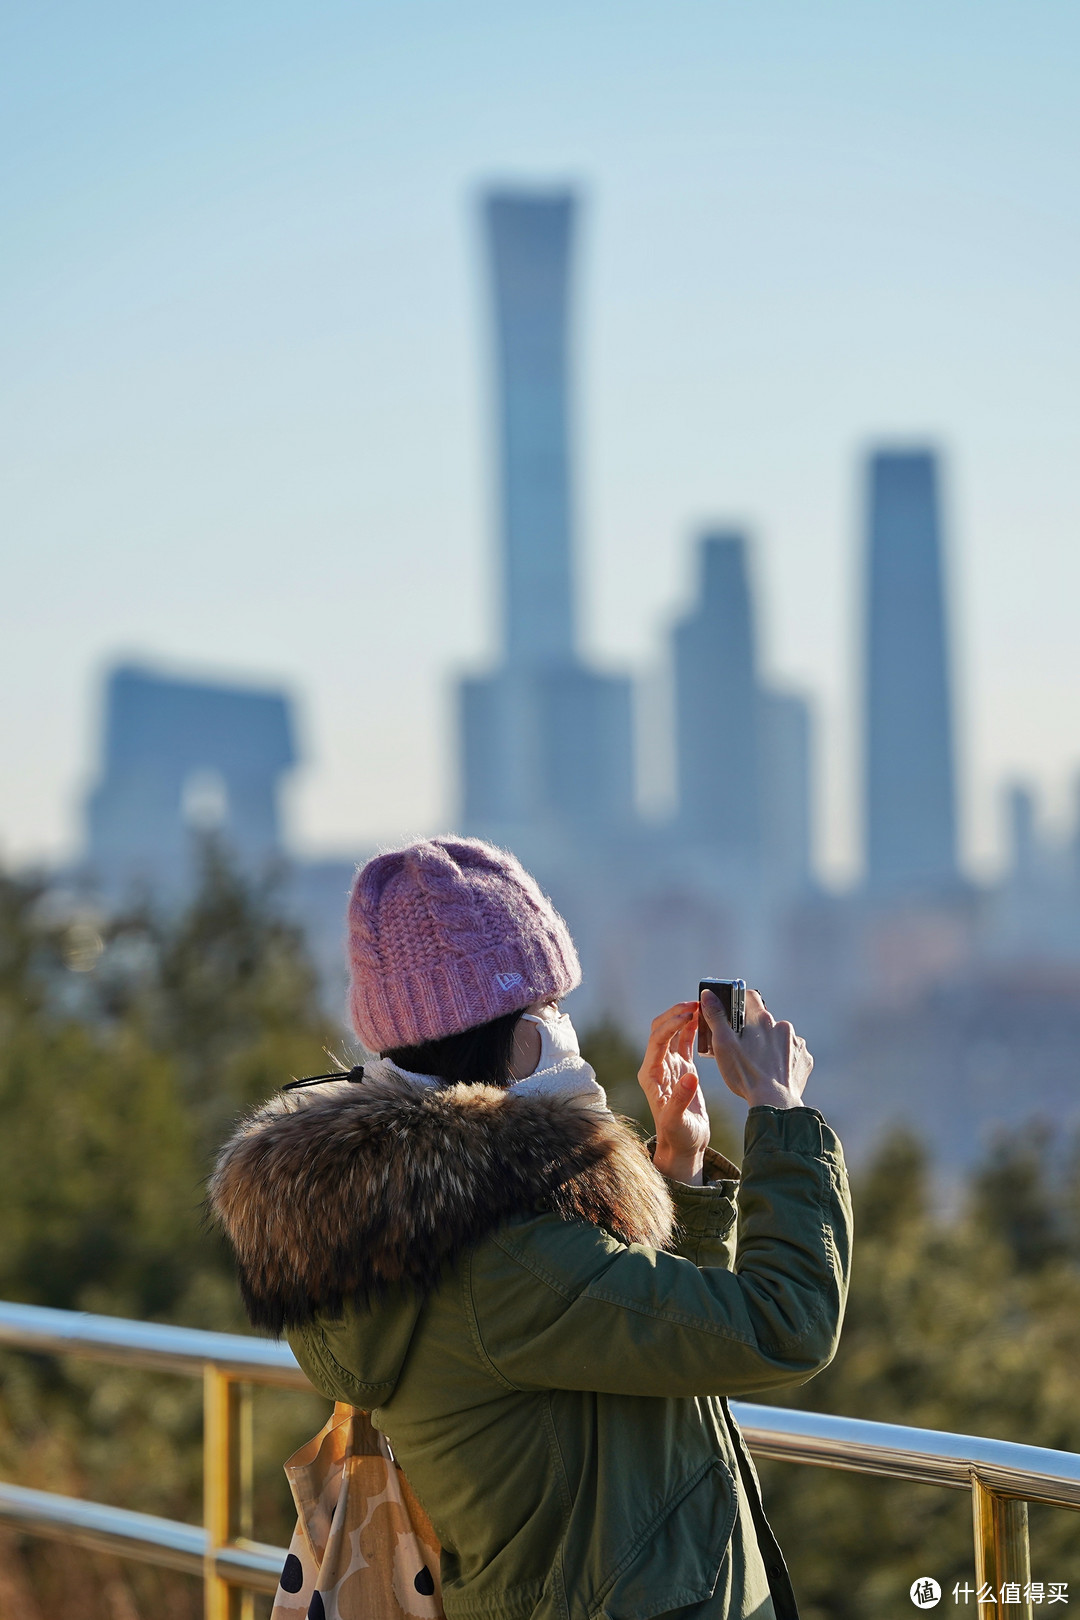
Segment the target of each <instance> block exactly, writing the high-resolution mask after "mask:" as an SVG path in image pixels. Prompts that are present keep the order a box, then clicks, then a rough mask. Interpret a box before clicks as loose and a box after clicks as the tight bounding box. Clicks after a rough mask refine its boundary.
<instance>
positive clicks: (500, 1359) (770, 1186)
mask: <svg viewBox="0 0 1080 1620" xmlns="http://www.w3.org/2000/svg"><path fill="white" fill-rule="evenodd" d="M677 1201H678V1212H679V1216H680V1221H681V1223H682V1225H683V1233H684V1235H683V1245H684V1254H683V1255H677V1254H669V1253H666V1252H663V1251H658V1250H655V1249H650V1248H647V1247H644V1246H642V1245H637V1244H632V1245H629V1246H627V1245H625V1244H622V1243H619V1242H618V1240H617V1239H615V1238H613V1237H611V1236H610V1235H609V1234H607V1233H605V1232H602V1231H600V1230H599V1229H598V1228H597V1227H594V1226H588V1225H586V1224H584V1223H574V1222H566V1221H560V1220H559V1219H558V1218H557V1217H555V1216H537V1217H536V1218H535V1219H533V1220H530V1221H525V1222H521V1223H518V1224H516V1225H513V1226H510V1227H506V1228H503V1229H502V1230H501V1231H500V1232H499V1233H497V1234H496V1236H495V1237H494V1238H493V1239H492V1240H491V1241H489V1242H488V1243H485V1244H483V1245H482V1246H481V1247H480V1249H478V1250H476V1251H474V1253H473V1255H472V1257H471V1260H470V1262H469V1265H468V1267H467V1269H466V1274H465V1277H464V1286H465V1289H466V1304H467V1308H468V1309H469V1311H470V1315H471V1326H472V1330H473V1336H474V1343H475V1345H476V1349H477V1352H478V1354H479V1355H480V1356H481V1358H482V1359H483V1360H484V1361H485V1363H486V1365H487V1367H488V1370H489V1372H490V1373H491V1374H492V1375H493V1376H494V1377H495V1378H496V1380H497V1381H498V1382H500V1383H501V1384H502V1385H503V1386H504V1387H505V1388H507V1389H514V1390H522V1389H580V1390H595V1391H597V1392H606V1393H610V1394H624V1395H653V1396H681V1395H685V1396H692V1395H750V1394H755V1393H758V1392H760V1391H763V1390H767V1389H770V1388H773V1387H776V1386H779V1385H783V1384H794V1383H801V1382H803V1381H804V1380H805V1379H807V1378H810V1377H812V1376H813V1374H814V1373H816V1372H819V1371H820V1370H821V1368H822V1367H824V1366H825V1365H826V1364H827V1363H828V1362H829V1361H830V1360H831V1358H832V1356H833V1354H834V1352H835V1349H836V1344H837V1340H838V1337H839V1332H840V1323H841V1319H842V1317H843V1310H844V1302H845V1298H846V1294H847V1284H848V1276H849V1270H850V1253H851V1206H850V1201H849V1197H848V1188H847V1177H846V1173H845V1169H844V1160H843V1152H842V1149H841V1147H840V1143H839V1141H838V1139H837V1137H836V1136H835V1135H834V1133H833V1132H832V1131H831V1130H830V1129H829V1127H828V1125H826V1123H825V1121H824V1120H823V1119H822V1117H821V1115H820V1114H818V1113H817V1112H816V1111H815V1110H813V1109H810V1108H798V1109H791V1110H781V1109H775V1108H753V1109H751V1110H750V1113H749V1115H748V1117H747V1122H746V1147H745V1154H744V1158H743V1169H742V1181H741V1185H740V1189H739V1194H738V1237H737V1244H736V1251H735V1267H734V1270H733V1271H732V1270H729V1269H727V1266H726V1264H725V1260H726V1254H725V1252H724V1244H723V1234H722V1233H721V1231H720V1230H719V1228H720V1226H721V1225H722V1224H723V1223H724V1222H725V1221H728V1215H729V1212H728V1210H727V1209H725V1207H724V1206H725V1203H728V1204H729V1203H730V1198H729V1196H728V1195H727V1194H726V1193H725V1192H724V1190H723V1187H722V1185H721V1186H720V1187H715V1186H714V1187H703V1188H683V1189H679V1191H678V1194H677ZM688 1226H689V1227H691V1228H692V1230H693V1238H692V1239H691V1233H690V1231H689V1230H688ZM692 1248H696V1251H697V1253H698V1254H701V1255H703V1256H705V1257H706V1263H703V1264H696V1263H695V1262H694V1260H693V1259H691V1258H687V1257H686V1256H687V1255H688V1254H689V1253H690V1252H691V1249H692Z"/></svg>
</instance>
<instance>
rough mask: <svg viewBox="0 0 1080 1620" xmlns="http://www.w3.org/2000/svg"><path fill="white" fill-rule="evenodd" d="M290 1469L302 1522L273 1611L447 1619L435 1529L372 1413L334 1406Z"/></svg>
mask: <svg viewBox="0 0 1080 1620" xmlns="http://www.w3.org/2000/svg"><path fill="white" fill-rule="evenodd" d="M285 1474H286V1477H287V1479H288V1481H289V1488H290V1489H291V1491H292V1494H293V1501H294V1502H295V1503H296V1512H297V1521H296V1529H295V1531H294V1532H293V1538H292V1541H291V1543H290V1544H289V1556H288V1557H287V1558H286V1560H285V1567H284V1569H283V1570H282V1572H281V1580H280V1583H279V1585H278V1589H277V1595H276V1597H275V1599H274V1610H273V1617H272V1620H443V1611H442V1602H441V1599H440V1595H439V1543H438V1541H437V1540H436V1537H435V1532H434V1531H433V1530H432V1528H431V1524H430V1522H429V1520H428V1517H427V1514H426V1513H425V1512H424V1510H423V1508H422V1507H421V1506H420V1504H419V1502H418V1501H417V1500H416V1497H415V1496H414V1495H413V1493H412V1491H411V1490H410V1489H409V1484H408V1481H407V1480H406V1478H405V1476H404V1474H403V1473H402V1472H401V1469H400V1468H399V1467H398V1466H397V1463H396V1462H395V1461H394V1457H393V1453H392V1452H391V1450H390V1447H389V1446H388V1445H387V1442H386V1437H385V1436H384V1435H381V1434H380V1433H379V1432H378V1430H377V1429H375V1428H374V1427H373V1426H372V1423H371V1420H370V1418H369V1417H368V1415H367V1413H366V1412H361V1411H359V1410H358V1408H356V1407H355V1406H345V1405H342V1404H340V1403H339V1404H338V1405H337V1406H335V1407H334V1413H333V1416H332V1417H331V1419H330V1421H329V1422H328V1423H327V1425H326V1427H325V1428H323V1429H320V1430H319V1433H318V1434H317V1435H316V1436H315V1438H314V1439H313V1440H309V1441H308V1443H307V1445H306V1446H301V1448H300V1450H299V1451H297V1452H296V1453H294V1455H293V1456H292V1457H290V1458H289V1460H288V1462H287V1463H286V1464H285Z"/></svg>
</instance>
